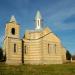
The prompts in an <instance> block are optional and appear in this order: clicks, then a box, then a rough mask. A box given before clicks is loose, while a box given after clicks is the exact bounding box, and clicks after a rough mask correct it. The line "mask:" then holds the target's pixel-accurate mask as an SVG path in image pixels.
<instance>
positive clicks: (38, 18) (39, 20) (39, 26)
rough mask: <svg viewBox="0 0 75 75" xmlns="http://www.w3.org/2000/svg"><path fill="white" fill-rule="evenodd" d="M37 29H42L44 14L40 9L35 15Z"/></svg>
mask: <svg viewBox="0 0 75 75" xmlns="http://www.w3.org/2000/svg"><path fill="white" fill-rule="evenodd" d="M35 25H36V28H35V29H42V16H41V13H40V11H37V13H36V16H35Z"/></svg>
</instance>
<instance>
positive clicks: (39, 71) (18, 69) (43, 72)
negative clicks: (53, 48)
mask: <svg viewBox="0 0 75 75" xmlns="http://www.w3.org/2000/svg"><path fill="white" fill-rule="evenodd" d="M0 75H75V64H74V63H70V64H61V65H60V64H58V65H57V64H56V65H17V66H13V65H6V64H3V63H0Z"/></svg>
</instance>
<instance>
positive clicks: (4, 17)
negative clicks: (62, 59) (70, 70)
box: [0, 0, 75, 54]
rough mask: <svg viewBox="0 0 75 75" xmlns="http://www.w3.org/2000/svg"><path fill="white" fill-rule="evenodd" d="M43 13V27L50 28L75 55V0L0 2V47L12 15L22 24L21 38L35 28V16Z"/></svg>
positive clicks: (2, 0)
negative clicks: (37, 13)
mask: <svg viewBox="0 0 75 75" xmlns="http://www.w3.org/2000/svg"><path fill="white" fill-rule="evenodd" d="M37 10H39V11H40V12H41V15H42V18H43V27H49V28H50V29H51V30H52V31H53V32H54V33H55V34H56V35H57V36H58V37H59V38H60V40H61V43H62V45H63V46H64V47H65V48H66V49H67V50H69V51H70V53H72V54H75V0H0V46H2V43H3V39H4V34H5V25H6V23H7V22H9V20H10V17H11V16H12V15H14V16H15V18H16V21H17V23H19V24H20V36H21V38H22V37H23V35H24V33H25V31H26V30H27V29H34V28H35V22H34V19H35V15H36V12H37Z"/></svg>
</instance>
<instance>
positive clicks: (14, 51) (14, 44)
mask: <svg viewBox="0 0 75 75" xmlns="http://www.w3.org/2000/svg"><path fill="white" fill-rule="evenodd" d="M15 52H16V44H14V53H15Z"/></svg>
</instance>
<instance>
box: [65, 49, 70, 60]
mask: <svg viewBox="0 0 75 75" xmlns="http://www.w3.org/2000/svg"><path fill="white" fill-rule="evenodd" d="M66 59H67V60H71V53H70V52H69V51H68V50H67V51H66Z"/></svg>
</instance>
